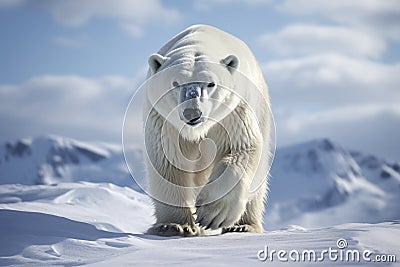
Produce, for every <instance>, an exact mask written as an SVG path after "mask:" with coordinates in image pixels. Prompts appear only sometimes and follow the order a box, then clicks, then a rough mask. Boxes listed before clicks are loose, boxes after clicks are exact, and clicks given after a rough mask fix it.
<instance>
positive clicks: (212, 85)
mask: <svg viewBox="0 0 400 267" xmlns="http://www.w3.org/2000/svg"><path fill="white" fill-rule="evenodd" d="M214 86H215V83H214V82H211V83H209V84H207V87H214Z"/></svg>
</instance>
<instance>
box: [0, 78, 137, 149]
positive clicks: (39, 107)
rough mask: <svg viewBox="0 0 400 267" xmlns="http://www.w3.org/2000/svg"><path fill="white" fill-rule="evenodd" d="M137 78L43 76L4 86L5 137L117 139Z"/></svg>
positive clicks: (0, 109)
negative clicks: (43, 136)
mask: <svg viewBox="0 0 400 267" xmlns="http://www.w3.org/2000/svg"><path fill="white" fill-rule="evenodd" d="M136 86H137V82H135V81H133V80H131V79H127V78H125V77H121V76H105V77H100V78H98V79H91V78H85V77H81V76H73V75H70V76H53V75H44V76H38V77H34V78H32V79H30V80H28V81H27V82H25V83H22V84H14V85H0V120H1V121H2V122H8V124H7V127H3V130H2V138H4V139H7V138H9V139H14V138H18V137H24V136H25V137H26V136H32V135H39V134H47V133H54V134H61V135H66V136H71V137H75V138H82V139H90V138H93V137H95V138H96V139H100V140H102V139H103V140H104V139H107V140H113V141H116V140H119V138H120V136H121V129H122V121H123V117H124V113H125V108H126V107H127V105H128V103H129V100H130V98H131V97H132V95H133V91H134V90H135V88H136Z"/></svg>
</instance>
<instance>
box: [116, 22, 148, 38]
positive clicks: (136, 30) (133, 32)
mask: <svg viewBox="0 0 400 267" xmlns="http://www.w3.org/2000/svg"><path fill="white" fill-rule="evenodd" d="M121 27H122V29H123V30H125V32H127V33H128V34H129V35H130V36H131V37H133V38H134V39H137V38H139V37H142V36H143V29H142V28H141V27H140V26H138V25H137V24H135V23H127V22H123V23H121Z"/></svg>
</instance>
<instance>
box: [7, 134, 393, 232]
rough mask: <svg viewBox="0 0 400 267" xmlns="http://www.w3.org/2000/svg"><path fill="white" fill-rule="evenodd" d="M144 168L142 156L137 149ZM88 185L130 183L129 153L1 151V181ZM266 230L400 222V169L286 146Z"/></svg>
mask: <svg viewBox="0 0 400 267" xmlns="http://www.w3.org/2000/svg"><path fill="white" fill-rule="evenodd" d="M135 153H136V154H135V155H136V158H137V162H136V163H135V164H134V166H136V168H137V170H143V171H144V166H143V164H142V153H141V152H140V151H139V150H137V151H135ZM77 181H87V182H95V183H112V184H115V185H119V186H129V187H131V188H133V189H134V190H136V191H139V192H142V191H141V189H140V188H139V187H138V186H137V185H136V183H135V182H134V180H133V179H132V178H131V176H130V174H129V172H128V170H127V168H126V165H125V161H124V157H123V154H122V148H121V146H120V145H116V144H106V143H84V142H79V141H76V140H72V139H68V138H64V137H58V136H44V137H38V138H34V139H22V140H17V141H14V142H7V143H5V144H4V145H2V146H0V184H17V183H19V184H25V185H33V184H56V183H63V182H77ZM270 181H271V183H270V195H269V199H268V205H267V213H266V216H265V224H264V226H265V228H266V229H277V228H281V227H284V226H287V225H289V224H299V225H302V226H305V227H320V226H330V225H335V224H339V223H348V222H381V221H387V220H393V219H399V218H400V209H399V208H398V206H397V203H399V200H400V164H399V163H390V162H387V161H385V160H383V159H379V158H377V157H374V156H371V155H365V154H363V153H360V152H354V151H352V152H349V151H348V150H346V149H344V148H343V147H341V146H340V145H338V144H336V143H334V142H332V141H330V140H328V139H320V140H313V141H311V142H307V143H302V144H298V145H293V146H289V147H284V148H280V149H278V150H277V151H276V156H275V160H274V162H273V166H272V171H271V179H270Z"/></svg>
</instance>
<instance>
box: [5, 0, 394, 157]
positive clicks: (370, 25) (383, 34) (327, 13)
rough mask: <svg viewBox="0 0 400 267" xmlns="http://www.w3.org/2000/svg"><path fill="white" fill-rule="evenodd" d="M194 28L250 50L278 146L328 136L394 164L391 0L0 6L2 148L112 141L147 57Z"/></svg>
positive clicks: (12, 0)
mask: <svg viewBox="0 0 400 267" xmlns="http://www.w3.org/2000/svg"><path fill="white" fill-rule="evenodd" d="M193 24H209V25H213V26H216V27H218V28H220V29H222V30H224V31H227V32H229V33H231V34H233V35H235V36H237V37H239V38H240V39H242V40H243V41H245V42H246V43H247V44H248V45H249V46H250V48H251V49H252V51H253V52H254V54H255V56H256V58H257V59H258V61H259V63H260V65H261V66H262V69H263V72H264V76H265V79H266V81H267V83H268V85H269V92H270V96H271V103H272V110H273V114H274V118H275V124H276V131H277V133H276V138H277V145H278V146H286V145H290V144H293V143H298V142H303V141H308V140H311V139H314V138H324V137H328V138H330V139H332V140H333V141H336V142H338V143H339V144H341V145H343V146H345V147H347V148H350V149H356V150H360V151H363V152H366V153H372V154H376V155H378V156H381V157H384V158H386V159H389V160H396V161H399V160H400V142H399V136H400V105H399V103H400V88H399V87H400V49H398V47H399V43H400V2H399V1H398V0H385V1H381V0H335V1H318V0H281V1H278V0H248V1H244V0H194V1H172V0H165V1H162V0H147V1H140V0H114V1H107V0H97V1H94V0H80V1H75V0H71V1H62V0H35V1H29V0H0V35H1V42H0V123H1V125H2V127H1V131H0V142H5V141H8V140H15V139H18V138H22V137H30V136H38V135H43V134H57V135H63V136H68V137H71V138H77V139H80V140H84V141H109V142H121V132H122V122H123V117H124V112H125V109H126V107H127V105H128V103H129V100H130V98H131V97H132V95H133V92H134V91H135V89H136V88H138V87H139V86H140V84H141V83H142V82H143V81H144V79H145V74H146V69H147V59H148V57H149V56H150V55H151V54H152V53H154V52H156V51H157V50H158V49H159V48H160V47H162V45H163V44H164V43H166V42H167V41H168V40H169V39H171V38H172V37H173V36H174V35H176V34H177V33H179V32H180V31H182V30H184V29H185V28H186V27H188V26H190V25H193Z"/></svg>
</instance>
